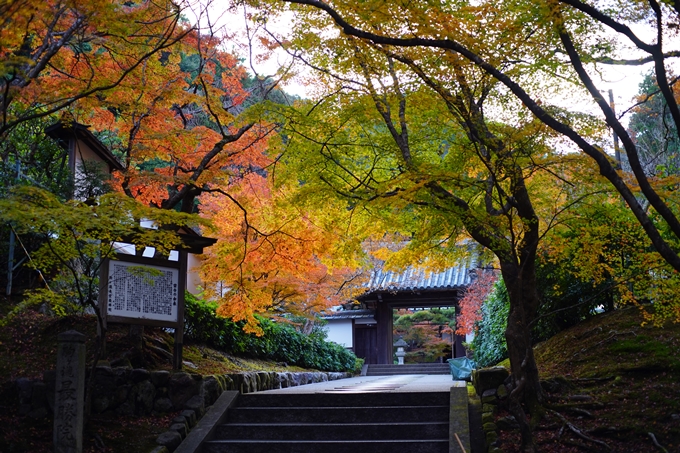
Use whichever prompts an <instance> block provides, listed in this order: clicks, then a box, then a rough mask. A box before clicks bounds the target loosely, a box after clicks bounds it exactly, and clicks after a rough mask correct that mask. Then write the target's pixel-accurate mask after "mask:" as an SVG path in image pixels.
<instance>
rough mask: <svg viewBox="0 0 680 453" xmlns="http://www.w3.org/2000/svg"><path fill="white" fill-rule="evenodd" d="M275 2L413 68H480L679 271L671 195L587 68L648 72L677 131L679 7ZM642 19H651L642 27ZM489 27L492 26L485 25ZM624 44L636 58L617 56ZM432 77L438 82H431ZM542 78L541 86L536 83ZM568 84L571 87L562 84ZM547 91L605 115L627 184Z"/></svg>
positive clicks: (595, 140)
mask: <svg viewBox="0 0 680 453" xmlns="http://www.w3.org/2000/svg"><path fill="white" fill-rule="evenodd" d="M274 3H276V2H274ZM280 3H289V4H293V5H308V6H311V7H313V8H315V9H318V10H321V11H323V12H325V13H326V14H327V15H328V17H329V18H330V19H331V20H332V22H333V23H334V24H335V25H336V26H337V27H338V29H339V30H341V32H342V34H343V36H347V37H354V38H357V39H360V40H364V41H366V42H370V43H372V44H374V45H376V46H385V47H387V48H390V49H398V50H399V52H402V53H405V54H412V55H413V57H412V58H413V59H414V60H415V61H420V60H421V59H422V60H423V61H425V59H426V58H428V57H431V58H437V57H438V58H442V59H443V60H442V61H446V60H455V61H456V64H459V65H460V64H463V65H467V66H470V67H476V68H479V69H480V70H481V71H483V72H484V73H486V74H488V75H489V76H491V77H493V78H494V79H496V80H497V81H498V82H499V83H501V84H502V85H503V86H504V87H505V89H506V90H507V91H506V93H508V94H511V95H512V96H514V97H516V99H517V100H519V101H520V102H521V108H522V109H526V111H528V112H531V114H533V115H535V117H536V118H537V119H538V120H539V121H541V122H543V123H544V124H546V125H547V126H548V127H550V128H551V129H553V130H554V131H555V132H557V133H558V134H560V135H562V136H563V137H565V138H566V139H567V140H568V141H569V142H570V143H572V144H573V145H574V146H575V148H576V149H578V150H579V151H581V152H582V153H583V154H584V155H586V156H588V157H589V158H590V159H592V161H593V164H594V166H595V167H596V168H597V169H598V170H599V172H600V173H601V174H602V175H603V176H604V177H605V178H606V179H607V180H608V181H609V182H610V184H612V186H613V187H614V188H615V189H616V190H617V192H619V194H620V195H621V196H622V198H623V199H624V200H625V202H626V204H627V205H628V207H629V209H630V210H631V211H632V212H633V214H634V215H635V217H636V219H637V221H638V222H639V223H640V225H642V227H643V228H644V230H645V233H646V234H647V236H648V237H649V238H650V240H651V242H652V244H653V245H654V247H655V249H656V250H657V251H658V252H659V253H660V254H661V256H662V257H663V258H664V260H666V261H667V262H668V263H669V264H670V265H671V266H673V268H674V269H676V270H678V271H680V256H679V255H678V253H677V252H676V251H675V249H674V247H675V245H674V242H675V241H677V240H678V238H680V221H678V219H677V215H676V213H675V212H674V210H673V203H672V202H671V201H670V197H669V195H670V194H668V193H667V192H665V191H664V185H663V184H662V183H661V184H659V183H657V181H654V180H650V178H648V177H647V175H645V173H644V169H643V168H642V166H641V164H640V157H639V150H638V147H637V145H636V143H635V141H634V140H633V139H632V138H631V136H630V135H629V134H628V132H627V131H626V128H625V127H624V126H623V123H622V120H621V119H620V118H618V117H617V116H616V114H615V113H614V110H613V108H612V107H611V106H610V105H609V104H608V103H607V102H606V101H605V96H604V95H603V94H602V93H601V92H600V91H599V90H598V89H597V87H596V83H595V81H594V79H593V77H592V76H591V75H590V74H591V73H590V72H589V68H588V65H589V64H591V63H592V64H616V65H617V67H619V68H622V67H626V66H630V67H636V66H639V65H644V64H648V63H649V64H651V65H653V67H654V74H655V77H656V80H657V84H658V86H659V95H660V96H662V97H663V99H664V101H665V102H666V104H667V106H668V112H669V115H670V117H671V118H672V121H673V123H675V124H677V123H679V122H680V109H679V108H678V103H677V100H676V98H675V95H674V91H673V85H674V84H675V79H674V78H673V77H672V74H671V73H670V72H669V71H668V69H667V66H668V65H667V63H669V62H672V60H673V59H674V58H676V57H678V56H680V51H678V50H676V49H673V48H672V47H671V49H668V45H667V43H672V42H673V40H672V37H673V36H674V34H675V33H676V32H675V25H674V24H675V22H677V19H678V14H680V8H679V7H678V4H677V2H670V3H665V2H657V1H652V2H650V3H649V4H644V5H642V4H639V3H636V2H627V3H625V4H622V5H621V8H619V9H617V10H615V11H612V10H609V9H607V7H606V5H605V4H599V3H597V2H595V3H593V4H591V3H588V2H583V1H580V0H561V1H555V2H545V3H540V4H532V5H524V4H522V3H521V2H519V3H518V4H516V5H515V4H514V3H512V2H510V3H509V4H507V5H506V4H505V3H498V2H493V3H488V4H487V3H482V4H479V5H474V6H472V5H467V4H465V5H459V6H456V5H440V6H438V7H431V5H427V6H425V5H413V4H403V5H401V4H398V5H394V4H391V3H390V4H388V3H386V2H368V3H361V4H358V3H355V2H351V1H350V2H342V3H337V4H334V5H333V6H331V5H329V4H327V3H325V2H322V1H318V0H284V1H283V2H280ZM525 7H526V8H525ZM298 8H299V7H298ZM647 19H650V21H649V22H646V21H647ZM317 20H318V19H317ZM489 21H492V22H493V24H494V26H493V27H488V26H487V23H489ZM377 23H379V25H376V24H377ZM636 25H641V27H642V29H644V30H650V31H651V32H652V36H653V37H652V38H651V41H650V42H647V41H645V39H643V38H641V37H640V35H638V34H636V32H635V31H634V28H632V27H634V26H636ZM376 30H379V31H376ZM605 31H607V32H609V33H611V35H607V34H606V33H605ZM628 46H630V47H632V48H633V49H635V51H636V52H638V53H639V54H640V55H641V56H640V57H639V58H632V59H630V58H618V54H619V53H621V54H625V52H626V51H627V50H628V49H629V47H628ZM393 51H396V50H393ZM563 56H565V58H562V57H563ZM463 62H464V63H463ZM449 65H450V63H449ZM441 69H442V68H441V67H439V68H437V70H438V71H439V70H441ZM451 69H453V68H451V67H450V66H447V67H445V70H446V73H448V74H449V75H448V76H447V77H449V76H450V75H452V73H451V71H450V70H451ZM538 74H540V76H539V75H538ZM437 75H440V74H434V75H432V76H433V77H436V76H437ZM539 78H540V80H541V84H540V86H538V85H537V84H536V83H535V82H536V80H538V79H539ZM564 78H567V79H568V81H569V83H568V84H564V83H562V80H563V79H564ZM547 88H551V89H552V90H551V91H552V92H555V90H557V92H559V90H560V89H561V90H564V91H567V90H568V92H569V94H571V95H572V96H573V94H574V93H576V94H577V95H579V96H581V97H582V98H583V99H589V100H590V101H591V102H593V103H594V104H595V105H596V106H597V108H598V109H599V111H600V112H601V117H600V118H598V119H599V120H600V121H603V122H604V123H606V124H607V126H609V127H610V128H611V129H612V130H613V131H614V132H615V133H616V134H617V135H618V137H619V139H620V140H621V142H622V144H623V148H624V150H625V155H626V157H627V159H628V162H629V164H630V167H631V171H632V175H631V176H632V178H630V179H629V178H626V177H624V175H622V174H621V173H619V172H617V171H616V167H617V164H616V163H615V162H613V161H612V159H611V157H610V156H609V155H608V154H607V153H606V152H604V150H603V147H602V140H601V139H602V136H601V135H599V134H593V131H592V128H591V127H589V123H588V122H585V121H584V120H586V119H587V117H586V118H581V121H575V118H574V116H573V115H578V113H579V112H578V111H576V110H572V111H565V109H564V108H559V107H557V106H554V105H547V104H546V99H547V96H548V95H549V94H550V92H551V91H549V90H547ZM676 130H677V128H676ZM637 193H641V195H642V196H643V197H644V199H645V201H646V203H649V205H650V206H651V207H652V208H653V210H654V212H655V213H658V218H656V217H655V216H654V215H652V214H651V213H650V212H648V210H647V209H646V203H641V202H640V200H638V199H637V198H636V194H637ZM666 231H668V232H669V233H670V235H671V236H670V237H669V238H668V239H666V237H665V236H664V233H665V232H666Z"/></svg>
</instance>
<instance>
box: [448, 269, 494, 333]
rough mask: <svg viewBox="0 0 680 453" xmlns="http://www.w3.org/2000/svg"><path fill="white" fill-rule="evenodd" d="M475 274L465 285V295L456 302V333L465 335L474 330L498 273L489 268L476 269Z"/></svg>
mask: <svg viewBox="0 0 680 453" xmlns="http://www.w3.org/2000/svg"><path fill="white" fill-rule="evenodd" d="M475 276H476V278H475V280H474V281H473V282H472V284H470V286H468V287H467V289H466V290H465V295H464V296H463V298H462V299H461V300H460V301H459V302H458V304H459V306H460V314H459V315H458V316H457V317H456V334H457V335H467V334H470V333H473V332H474V331H475V329H476V327H475V323H477V322H478V321H481V319H482V313H481V308H482V304H483V303H484V300H485V299H486V297H487V296H488V295H489V294H490V293H491V290H492V289H493V285H494V283H496V280H498V273H497V272H495V271H493V270H490V269H482V270H478V271H476V272H475Z"/></svg>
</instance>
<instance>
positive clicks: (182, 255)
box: [172, 250, 189, 371]
mask: <svg viewBox="0 0 680 453" xmlns="http://www.w3.org/2000/svg"><path fill="white" fill-rule="evenodd" d="M188 259H189V256H188V254H187V252H185V251H183V250H180V251H179V275H180V276H182V275H184V276H185V277H184V278H180V282H179V291H180V294H181V300H182V303H181V304H179V306H178V307H177V319H178V322H177V327H176V328H175V348H174V350H173V356H172V359H173V360H172V361H173V363H172V368H173V369H174V370H177V371H179V370H181V369H182V348H183V347H184V291H185V289H186V281H187V279H186V275H187V272H188V269H187V266H188Z"/></svg>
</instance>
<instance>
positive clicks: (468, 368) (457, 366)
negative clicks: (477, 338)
mask: <svg viewBox="0 0 680 453" xmlns="http://www.w3.org/2000/svg"><path fill="white" fill-rule="evenodd" d="M447 362H449V366H450V367H451V375H452V376H453V380H454V381H469V380H470V376H472V370H474V369H475V366H476V365H475V362H474V361H473V360H470V359H468V358H467V357H459V358H457V359H449V360H447Z"/></svg>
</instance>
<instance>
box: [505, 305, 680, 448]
mask: <svg viewBox="0 0 680 453" xmlns="http://www.w3.org/2000/svg"><path fill="white" fill-rule="evenodd" d="M535 355H536V360H537V363H538V366H539V370H540V373H541V378H542V379H545V380H546V381H547V383H548V385H546V386H545V387H546V388H548V389H549V390H550V392H549V393H548V396H549V406H550V407H551V408H552V409H553V410H555V411H556V412H557V413H558V414H559V415H557V414H555V413H553V412H550V411H548V412H547V414H546V416H545V418H544V419H543V420H542V421H541V423H540V425H539V426H538V428H537V430H536V439H537V442H538V445H539V448H540V451H545V452H560V453H572V452H588V451H611V452H617V453H633V452H634V453H646V452H649V453H653V452H655V453H658V452H663V449H666V450H667V451H668V452H680V324H673V323H668V324H667V325H664V326H661V327H655V326H652V325H643V318H642V316H641V313H640V311H639V309H637V308H633V307H631V308H627V309H623V310H618V311H615V312H612V313H607V314H602V315H598V316H596V317H594V318H592V319H590V320H588V321H586V322H583V323H581V324H579V325H577V326H575V327H573V328H571V329H569V330H567V331H564V332H561V333H560V334H558V335H557V336H555V337H553V338H551V339H550V340H548V341H546V342H544V343H542V344H539V345H537V346H536V348H535ZM501 415H505V414H501ZM560 415H561V416H563V417H564V418H565V419H564V420H563V419H561V418H560ZM565 420H566V421H568V422H569V423H571V425H572V426H573V427H574V428H576V429H577V430H579V431H580V432H581V434H583V436H581V435H578V434H577V433H576V432H575V431H574V430H572V429H571V428H570V427H569V425H567V424H566V423H565ZM650 433H651V434H652V435H653V436H654V438H655V439H656V442H657V443H658V444H659V445H660V446H658V445H655V444H654V441H653V439H652V436H650ZM501 439H502V441H503V445H502V449H503V451H505V452H515V451H518V449H517V444H518V438H517V436H516V435H515V434H514V433H510V432H505V433H503V435H502V436H501ZM598 442H599V443H598ZM605 444H606V446H605ZM607 448H609V450H608V449H607ZM662 448H663V449H662Z"/></svg>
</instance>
